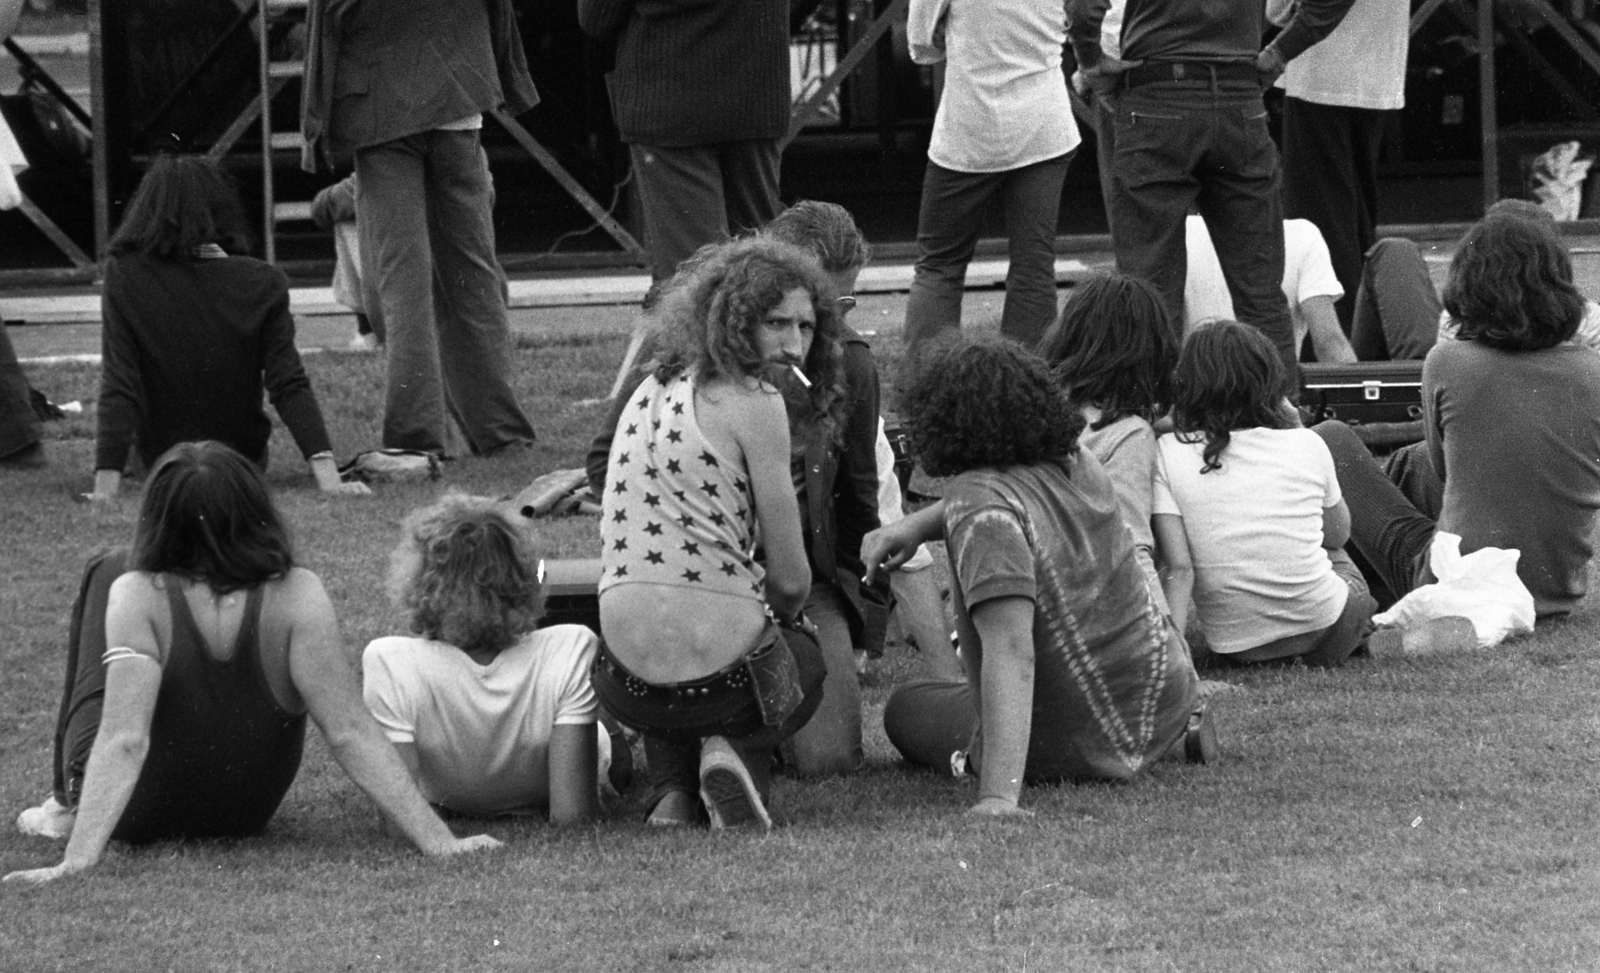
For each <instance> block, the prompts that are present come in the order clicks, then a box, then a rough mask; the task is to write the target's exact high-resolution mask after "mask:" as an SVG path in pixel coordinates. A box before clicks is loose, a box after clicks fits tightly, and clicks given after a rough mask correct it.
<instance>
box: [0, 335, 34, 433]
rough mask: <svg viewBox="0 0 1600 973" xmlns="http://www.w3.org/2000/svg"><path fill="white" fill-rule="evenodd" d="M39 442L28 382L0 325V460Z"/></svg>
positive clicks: (8, 337) (15, 353)
mask: <svg viewBox="0 0 1600 973" xmlns="http://www.w3.org/2000/svg"><path fill="white" fill-rule="evenodd" d="M38 442H39V417H38V416H36V415H34V414H33V403H32V402H31V401H29V398H28V378H27V376H25V375H23V374H22V366H21V365H19V364H17V350H16V349H15V348H13V347H12V346H11V335H10V334H8V333H7V329H6V327H5V326H4V324H0V458H4V457H7V456H10V455H11V454H13V453H20V452H22V451H23V450H24V449H27V448H28V447H30V446H33V445H34V444H36V443H38Z"/></svg>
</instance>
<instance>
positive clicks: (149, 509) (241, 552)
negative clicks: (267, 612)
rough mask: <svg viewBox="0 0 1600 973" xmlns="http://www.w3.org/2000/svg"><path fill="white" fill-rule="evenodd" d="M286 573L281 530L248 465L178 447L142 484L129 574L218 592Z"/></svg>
mask: <svg viewBox="0 0 1600 973" xmlns="http://www.w3.org/2000/svg"><path fill="white" fill-rule="evenodd" d="M292 567H294V553H293V551H292V550H291V547H290V543H289V529H288V528H287V527H286V526H285V525H284V523H283V518H282V517H280V516H279V515H278V509H277V508H276V507H275V506H273V503H272V496H271V495H270V494H269V493H268V492H267V485H266V482H265V481H263V480H262V478H261V471H260V470H259V469H257V468H256V466H255V464H253V463H251V462H250V461H249V460H247V459H245V458H244V457H243V456H240V455H239V454H238V453H236V452H234V451H233V450H232V449H231V448H229V447H227V446H224V445H223V444H222V443H219V442H212V441H209V440H208V441H205V442H198V443H179V444H178V445H176V446H174V447H172V448H171V449H169V450H167V451H166V452H165V453H162V454H161V456H160V458H159V459H157V460H156V462H155V466H154V467H153V468H152V469H151V471H150V476H149V478H148V479H146V480H145V485H144V495H143V497H141V498H140V501H139V521H138V523H137V524H136V525H135V527H134V529H133V553H132V555H131V557H130V559H129V569H130V570H134V571H149V572H151V573H152V574H175V575H177V576H178V577H181V578H185V579H187V580H189V581H195V582H204V583H205V584H207V585H209V586H210V587H211V588H213V589H215V590H216V591H219V592H221V593H223V594H226V593H228V592H230V591H238V590H239V589H241V588H253V587H255V586H256V585H258V584H261V583H262V582H264V581H270V580H272V579H274V578H281V577H283V576H284V575H285V574H287V573H288V572H289V569H290V568H292Z"/></svg>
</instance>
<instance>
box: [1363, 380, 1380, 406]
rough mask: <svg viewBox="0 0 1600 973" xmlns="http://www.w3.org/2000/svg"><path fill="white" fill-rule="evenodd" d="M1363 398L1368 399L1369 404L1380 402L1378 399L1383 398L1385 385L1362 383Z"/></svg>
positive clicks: (1369, 382) (1370, 382)
mask: <svg viewBox="0 0 1600 973" xmlns="http://www.w3.org/2000/svg"><path fill="white" fill-rule="evenodd" d="M1361 397H1362V398H1363V399H1366V400H1367V401H1368V402H1376V401H1378V399H1380V398H1382V397H1383V383H1382V382H1372V381H1367V382H1362V383H1361Z"/></svg>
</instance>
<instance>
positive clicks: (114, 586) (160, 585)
mask: <svg viewBox="0 0 1600 973" xmlns="http://www.w3.org/2000/svg"><path fill="white" fill-rule="evenodd" d="M165 585H166V582H164V581H161V580H160V575H157V574H152V573H151V572H149V571H126V572H123V573H122V574H121V575H118V576H117V579H116V580H115V581H113V582H111V592H110V597H111V599H112V600H113V601H115V602H118V603H120V604H123V605H134V606H138V605H147V604H160V605H164V604H166V601H167V590H166V587H165Z"/></svg>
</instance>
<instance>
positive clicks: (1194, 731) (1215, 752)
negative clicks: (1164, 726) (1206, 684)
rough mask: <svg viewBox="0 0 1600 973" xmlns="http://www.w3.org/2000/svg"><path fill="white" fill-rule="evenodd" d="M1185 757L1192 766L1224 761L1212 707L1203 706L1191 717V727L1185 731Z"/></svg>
mask: <svg viewBox="0 0 1600 973" xmlns="http://www.w3.org/2000/svg"><path fill="white" fill-rule="evenodd" d="M1183 757H1184V759H1185V760H1187V761H1189V762H1190V763H1192V764H1214V763H1216V762H1217V761H1218V760H1220V759H1222V747H1221V745H1220V744H1218V743H1217V724H1216V721H1215V720H1213V719H1212V718H1211V707H1209V706H1204V705H1202V706H1201V707H1200V708H1199V709H1197V710H1195V711H1194V712H1193V713H1191V714H1190V715H1189V726H1188V728H1187V729H1185V730H1184V731H1183Z"/></svg>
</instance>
